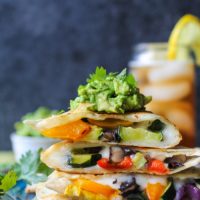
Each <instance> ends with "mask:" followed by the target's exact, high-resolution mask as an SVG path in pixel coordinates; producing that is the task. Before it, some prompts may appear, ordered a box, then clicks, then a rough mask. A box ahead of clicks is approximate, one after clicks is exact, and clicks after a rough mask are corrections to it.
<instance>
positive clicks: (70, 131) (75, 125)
mask: <svg viewBox="0 0 200 200" xmlns="http://www.w3.org/2000/svg"><path fill="white" fill-rule="evenodd" d="M90 129H91V127H90V126H89V125H88V124H87V123H86V122H83V121H82V120H78V121H75V122H71V123H69V124H66V125H62V126H57V127H54V128H51V129H48V130H45V131H43V132H42V134H43V135H44V136H47V137H52V138H58V139H68V140H72V141H77V140H79V139H81V138H82V137H83V136H85V135H86V134H87V133H88V132H89V131H90Z"/></svg>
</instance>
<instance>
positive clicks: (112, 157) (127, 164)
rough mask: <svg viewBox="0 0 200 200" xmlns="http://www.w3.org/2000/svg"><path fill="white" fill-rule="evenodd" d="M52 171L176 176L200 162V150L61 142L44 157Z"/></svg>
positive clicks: (53, 146)
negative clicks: (175, 174)
mask: <svg viewBox="0 0 200 200" xmlns="http://www.w3.org/2000/svg"><path fill="white" fill-rule="evenodd" d="M41 160H42V161H43V162H44V163H45V164H46V165H47V166H49V167H51V168H54V169H57V170H59V171H64V172H70V173H89V174H106V173H114V172H126V173H128V172H138V173H148V174H158V175H166V174H174V173H177V172H179V171H181V170H184V169H187V168H189V167H191V166H194V165H197V164H198V163H199V162H200V149H198V148H196V149H189V148H185V149H166V150H164V149H163V150H160V149H145V148H136V147H129V146H119V145H96V144H86V143H68V142H65V141H63V142H60V143H57V144H54V145H52V146H51V147H50V148H49V149H47V150H45V151H44V152H43V153H42V154H41Z"/></svg>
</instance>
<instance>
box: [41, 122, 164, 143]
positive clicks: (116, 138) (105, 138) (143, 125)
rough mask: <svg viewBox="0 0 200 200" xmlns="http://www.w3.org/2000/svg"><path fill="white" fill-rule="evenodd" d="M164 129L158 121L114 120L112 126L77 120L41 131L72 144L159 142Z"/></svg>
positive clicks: (162, 124) (162, 138) (106, 123)
mask: <svg viewBox="0 0 200 200" xmlns="http://www.w3.org/2000/svg"><path fill="white" fill-rule="evenodd" d="M110 121H112V120H110ZM92 123H93V124H92ZM96 125H99V126H96ZM164 128H165V124H164V123H163V122H161V121H160V120H158V119H156V120H154V121H153V122H150V121H144V122H138V123H131V122H126V121H122V120H118V121H117V120H115V121H114V124H112V122H111V123H109V120H107V121H105V122H104V121H95V120H89V121H87V120H84V121H83V120H78V121H75V122H71V123H69V124H66V125H62V126H58V127H54V128H51V129H48V130H45V131H43V135H45V136H48V137H54V138H59V139H67V140H71V141H74V142H76V141H86V142H87V141H90V142H95V141H96V142H97V141H101V142H115V143H121V142H122V143H123V142H130V141H148V142H150V141H158V142H160V141H163V140H164V137H163V133H162V131H163V130H164Z"/></svg>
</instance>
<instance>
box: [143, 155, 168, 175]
mask: <svg viewBox="0 0 200 200" xmlns="http://www.w3.org/2000/svg"><path fill="white" fill-rule="evenodd" d="M147 168H148V171H150V172H154V173H158V174H167V172H168V171H169V169H167V168H166V166H165V164H164V162H162V161H161V160H157V159H152V160H150V161H149V163H148V167H147Z"/></svg>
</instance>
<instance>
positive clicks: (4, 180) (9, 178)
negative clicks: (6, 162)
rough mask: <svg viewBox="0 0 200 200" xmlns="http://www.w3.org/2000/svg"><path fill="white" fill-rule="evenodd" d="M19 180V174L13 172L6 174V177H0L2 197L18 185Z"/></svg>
mask: <svg viewBox="0 0 200 200" xmlns="http://www.w3.org/2000/svg"><path fill="white" fill-rule="evenodd" d="M17 178H18V177H17V174H16V172H14V171H13V170H11V171H9V172H8V173H6V175H5V176H0V196H1V195H3V194H4V193H5V192H7V191H8V190H10V189H11V188H12V187H13V186H15V185H16V182H17Z"/></svg>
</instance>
